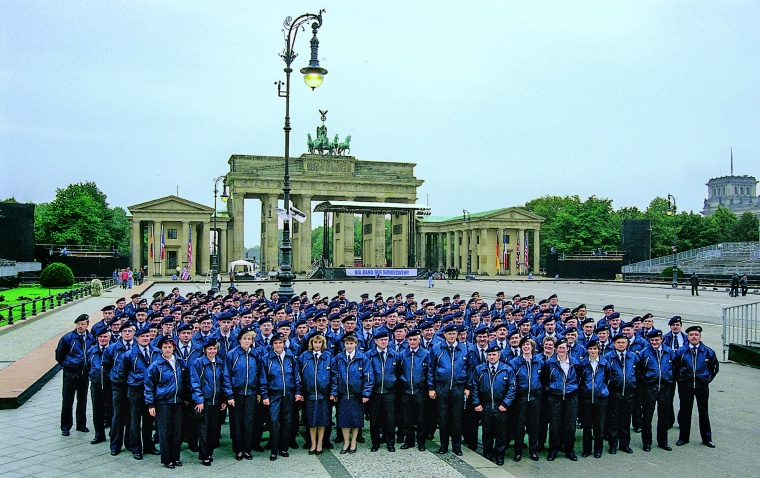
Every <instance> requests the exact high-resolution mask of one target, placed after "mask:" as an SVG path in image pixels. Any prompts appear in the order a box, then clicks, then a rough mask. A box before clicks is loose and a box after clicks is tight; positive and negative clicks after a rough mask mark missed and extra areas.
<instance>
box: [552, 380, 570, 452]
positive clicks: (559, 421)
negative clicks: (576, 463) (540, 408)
mask: <svg viewBox="0 0 760 478" xmlns="http://www.w3.org/2000/svg"><path fill="white" fill-rule="evenodd" d="M547 395H548V397H547V398H548V399H549V426H550V427H551V429H550V431H549V452H550V453H551V452H554V453H556V452H558V451H562V452H564V453H570V452H572V451H574V448H575V421H576V419H577V417H578V394H577V393H571V394H569V395H565V396H564V397H563V396H562V395H552V394H547Z"/></svg>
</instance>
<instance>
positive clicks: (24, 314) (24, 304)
mask: <svg viewBox="0 0 760 478" xmlns="http://www.w3.org/2000/svg"><path fill="white" fill-rule="evenodd" d="M19 319H21V320H26V302H23V303H22V304H21V317H19Z"/></svg>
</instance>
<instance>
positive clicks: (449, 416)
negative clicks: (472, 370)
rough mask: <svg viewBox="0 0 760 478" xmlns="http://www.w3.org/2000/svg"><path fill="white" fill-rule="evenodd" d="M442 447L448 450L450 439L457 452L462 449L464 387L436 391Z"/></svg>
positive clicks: (458, 386) (457, 386) (456, 386)
mask: <svg viewBox="0 0 760 478" xmlns="http://www.w3.org/2000/svg"><path fill="white" fill-rule="evenodd" d="M435 401H436V402H437V408H438V424H439V426H440V435H441V446H442V447H446V448H448V446H449V439H451V444H452V446H453V447H454V449H455V450H458V449H460V448H461V447H462V411H463V410H464V385H455V386H454V387H453V388H451V389H448V388H442V389H438V390H436V397H435Z"/></svg>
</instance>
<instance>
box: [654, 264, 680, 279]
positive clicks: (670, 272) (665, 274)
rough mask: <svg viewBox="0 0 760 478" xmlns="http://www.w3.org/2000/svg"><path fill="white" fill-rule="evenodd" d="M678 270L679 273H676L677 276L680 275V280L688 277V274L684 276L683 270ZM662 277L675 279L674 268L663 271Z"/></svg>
mask: <svg viewBox="0 0 760 478" xmlns="http://www.w3.org/2000/svg"><path fill="white" fill-rule="evenodd" d="M676 270H677V271H678V272H676V274H678V278H679V279H683V278H684V277H686V274H684V272H683V271H682V270H681V268H680V267H679V268H678V269H676ZM660 275H661V276H662V277H666V278H667V277H673V266H670V267H666V268H665V270H663V271H662V274H660Z"/></svg>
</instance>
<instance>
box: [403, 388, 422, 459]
mask: <svg viewBox="0 0 760 478" xmlns="http://www.w3.org/2000/svg"><path fill="white" fill-rule="evenodd" d="M401 395H402V398H401V403H402V410H403V417H404V425H405V426H406V432H405V437H404V443H405V444H406V445H407V446H414V441H415V438H416V440H417V446H425V440H426V438H427V428H426V427H425V398H426V396H425V395H423V394H422V393H420V392H418V393H414V394H411V393H403V394H401Z"/></svg>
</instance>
